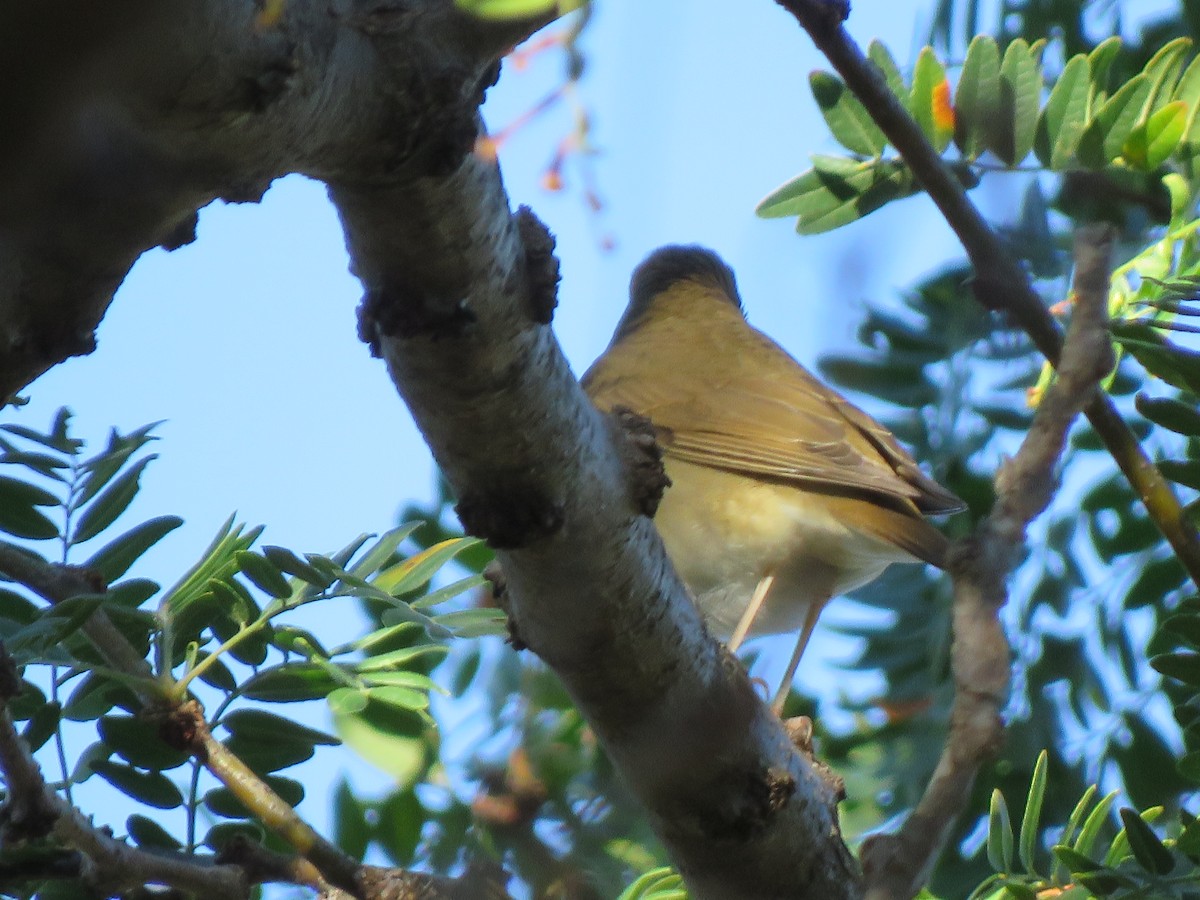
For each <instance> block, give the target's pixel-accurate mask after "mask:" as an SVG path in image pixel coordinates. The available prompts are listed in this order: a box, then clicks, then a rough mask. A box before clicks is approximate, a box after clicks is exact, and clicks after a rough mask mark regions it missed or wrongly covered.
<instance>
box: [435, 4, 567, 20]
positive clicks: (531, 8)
mask: <svg viewBox="0 0 1200 900" xmlns="http://www.w3.org/2000/svg"><path fill="white" fill-rule="evenodd" d="M581 2H582V0H454V5H455V6H457V7H458V8H459V9H463V10H466V11H467V12H469V13H470V14H471V15H473V16H478V17H479V18H481V19H493V20H501V21H503V20H507V19H532V18H533V17H535V16H541V15H546V14H548V13H550V12H553V11H555V10H561V11H563V12H568V11H570V10H572V9H576V8H578V6H579V5H580V3H581Z"/></svg>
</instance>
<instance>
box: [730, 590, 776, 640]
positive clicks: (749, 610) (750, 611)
mask: <svg viewBox="0 0 1200 900" xmlns="http://www.w3.org/2000/svg"><path fill="white" fill-rule="evenodd" d="M774 583H775V576H774V575H768V576H766V577H765V578H763V579H762V580H761V581H759V583H758V586H757V587H755V588H754V594H753V595H752V596H751V597H750V605H749V606H747V607H746V611H745V612H744V613H742V617H741V618H740V619H739V620H738V623H737V628H735V629H733V636H732V637H730V638H729V652H730V653H735V652H736V651H737V648H738V647H740V646H742V641H744V640H745V639H746V632H748V631H749V630H750V626H751V625H753V624H754V620H755V618H757V616H758V611H759V610H760V609H762V605H763V601H764V600H766V599H767V594H769V593H770V592H771V585H772V584H774Z"/></svg>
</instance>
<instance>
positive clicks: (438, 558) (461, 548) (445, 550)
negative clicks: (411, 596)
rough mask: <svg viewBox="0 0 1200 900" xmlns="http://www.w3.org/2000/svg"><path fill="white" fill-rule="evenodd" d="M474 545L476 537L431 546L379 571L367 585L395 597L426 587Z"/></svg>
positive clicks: (455, 539) (453, 539) (476, 540)
mask: <svg viewBox="0 0 1200 900" xmlns="http://www.w3.org/2000/svg"><path fill="white" fill-rule="evenodd" d="M478 543H479V539H478V538H473V537H463V538H451V539H450V540H447V541H442V542H441V543H438V544H434V545H433V546H432V547H430V548H429V549H427V550H422V551H421V552H420V553H418V554H417V555H416V556H412V557H409V558H408V559H406V560H402V561H401V562H398V563H396V564H395V565H394V566H390V567H388V568H387V569H385V570H383V571H382V572H380V573H379V575H378V576H377V577H376V578H374V579H372V581H371V584H372V585H374V586H375V587H377V588H379V589H380V590H383V591H386V592H387V593H388V594H392V595H396V596H399V595H401V594H407V593H410V592H412V591H416V590H419V589H420V588H422V587H424V586H425V585H426V584H428V583H429V581H430V579H431V578H433V576H434V575H435V574H437V572H438V571H439V570H440V569H441V568H442V567H443V566H445V565H446V564H447V563H449V562H450V561H451V560H452V559H454V558H455V557H456V556H458V555H459V554H460V553H463V552H465V551H467V550H469V549H471V548H472V547H474V546H475V545H476V544H478Z"/></svg>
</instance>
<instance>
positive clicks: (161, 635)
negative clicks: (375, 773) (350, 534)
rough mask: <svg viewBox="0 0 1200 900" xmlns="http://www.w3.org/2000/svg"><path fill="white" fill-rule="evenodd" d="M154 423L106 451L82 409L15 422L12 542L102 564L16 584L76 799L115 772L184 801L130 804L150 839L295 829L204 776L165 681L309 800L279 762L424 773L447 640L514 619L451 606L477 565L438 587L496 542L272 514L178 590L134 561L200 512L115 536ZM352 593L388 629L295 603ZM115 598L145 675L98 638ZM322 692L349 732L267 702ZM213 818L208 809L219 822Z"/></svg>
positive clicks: (264, 772)
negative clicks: (346, 754)
mask: <svg viewBox="0 0 1200 900" xmlns="http://www.w3.org/2000/svg"><path fill="white" fill-rule="evenodd" d="M153 427H154V426H153V425H148V426H145V427H143V428H139V429H136V430H135V431H132V432H130V433H128V434H121V433H120V432H118V431H116V430H114V431H113V432H112V434H111V435H110V437H109V440H108V444H107V446H106V447H105V449H104V450H102V451H101V452H99V453H97V454H95V455H91V456H88V455H86V454H85V452H84V451H85V446H84V443H83V441H81V440H79V439H78V438H76V437H75V436H73V434H72V433H71V429H70V416H69V413H68V412H67V411H66V410H61V411H60V412H59V413H58V414H57V416H56V417H55V419H54V422H53V423H52V425H51V427H50V429H49V430H47V431H46V432H39V431H36V430H34V429H31V428H28V427H26V426H23V425H16V424H6V425H2V426H0V452H2V455H0V464H3V465H4V468H5V469H6V471H7V472H8V473H9V474H5V475H2V476H0V510H2V511H3V512H2V513H0V530H3V531H4V532H6V533H7V534H8V535H10V536H11V537H13V538H16V539H21V541H22V543H21V544H20V545H15V544H10V543H9V544H5V548H6V549H7V550H9V551H13V550H17V549H18V547H19V552H20V553H21V554H22V555H23V556H24V557H25V558H26V559H28V560H31V561H33V562H34V563H35V564H36V565H37V566H38V567H40V568H41V569H43V570H45V571H50V570H51V566H50V561H49V560H48V559H46V558H44V557H43V556H42V555H40V554H39V553H38V552H37V551H38V550H41V549H42V548H43V547H45V546H46V545H47V544H53V545H54V546H55V550H56V552H55V554H54V555H55V557H56V558H57V560H58V561H60V562H61V563H66V564H72V563H75V560H76V559H79V558H80V556H81V555H83V554H87V555H86V557H85V558H83V559H82V560H81V561H80V562H79V563H78V564H77V569H76V570H75V571H78V572H81V573H83V574H84V577H85V578H86V579H88V580H89V583H90V585H91V591H90V592H87V593H76V594H75V595H74V596H71V597H69V599H62V600H61V602H56V603H51V604H47V603H45V602H44V601H43V600H42V598H40V597H38V596H36V595H35V594H34V593H33V592H32V591H30V590H28V589H24V588H22V587H19V586H18V585H16V584H12V583H11V582H10V583H9V585H8V586H5V587H3V588H0V640H2V641H3V644H4V646H5V648H6V649H7V651H8V653H9V655H10V656H11V658H12V660H13V661H14V662H15V663H16V664H17V665H18V666H19V667H20V669H21V671H22V672H23V675H24V680H23V681H22V689H21V691H20V693H19V694H18V695H17V697H16V698H15V700H14V701H13V702H12V703H10V704H9V710H10V712H11V713H12V715H13V717H14V719H15V720H16V721H18V722H24V723H25V725H24V728H23V732H22V733H23V736H24V738H25V740H26V741H27V742H28V744H29V745H30V747H31V748H32V749H33V750H35V751H37V750H39V749H41V748H43V747H48V748H51V749H53V750H54V755H55V756H56V757H57V759H58V761H59V763H60V775H61V778H60V780H59V781H58V783H57V784H56V785H55V786H56V787H57V788H59V789H60V790H63V791H64V792H65V793H66V795H67V796H68V797H70V796H71V791H72V788H74V787H76V786H78V785H80V784H82V783H83V782H85V781H88V780H89V779H90V778H92V777H93V776H99V777H100V778H101V779H103V780H104V781H106V782H108V783H109V784H110V785H111V786H112V787H113V788H115V789H116V790H117V791H119V792H121V793H122V794H125V795H127V796H128V797H129V798H131V799H132V800H133V801H135V803H137V804H140V805H142V806H144V807H149V808H150V809H153V810H171V809H176V808H182V809H183V812H184V819H183V821H184V823H185V824H184V826H183V829H182V831H181V832H180V833H174V832H172V831H171V830H169V829H167V828H165V827H163V825H161V824H159V822H158V821H157V820H156V819H155V818H151V817H148V816H145V815H141V814H134V815H131V816H130V817H129V818H128V820H127V821H126V822H125V831H126V833H127V835H128V836H129V838H130V839H131V840H132V841H133V842H134V843H135V844H138V845H140V846H145V847H159V848H170V849H179V848H183V849H185V850H186V851H188V852H194V851H195V850H197V849H198V848H200V847H201V846H207V847H209V848H213V849H216V848H218V847H220V846H221V845H223V844H224V843H225V842H227V841H228V840H229V839H230V838H231V837H232V836H233V835H235V834H249V835H251V836H252V837H253V838H254V839H256V840H264V841H266V842H267V843H268V844H269V845H272V846H276V847H279V846H281V844H280V842H279V840H278V838H275V837H273V836H271V835H267V834H265V833H264V831H263V829H262V828H261V827H260V826H259V825H258V824H257V823H256V822H255V821H253V817H252V816H251V814H250V812H249V811H248V810H247V809H246V807H245V806H244V805H243V804H242V802H241V801H239V800H238V799H236V798H235V796H234V795H233V793H231V791H230V790H229V788H228V787H226V786H221V785H219V784H216V785H214V784H212V783H211V778H206V777H202V774H203V769H202V765H201V762H200V761H199V760H197V759H195V758H193V757H191V756H189V754H188V753H187V752H186V750H185V749H183V748H180V747H179V746H177V745H175V744H173V743H172V742H170V741H169V740H167V738H166V735H165V733H164V731H163V729H162V728H161V727H160V724H161V723H157V722H156V721H155V717H154V715H153V709H152V708H151V707H152V704H153V702H155V700H156V699H157V701H158V702H162V703H170V702H174V701H179V700H183V699H186V698H187V697H188V696H196V697H201V698H203V699H204V702H205V704H206V706H207V707H208V708H209V710H210V711H209V712H208V713H207V716H206V718H207V722H208V725H209V727H210V728H211V729H212V730H214V731H218V730H219V731H220V733H222V734H223V735H224V737H223V739H222V742H223V743H224V745H225V746H226V748H227V749H229V750H230V751H232V752H233V753H234V754H235V755H236V756H237V757H238V758H240V759H241V760H242V762H244V763H245V764H246V765H248V766H249V767H250V769H251V770H253V772H254V773H255V774H256V775H257V776H259V777H260V778H261V779H262V780H263V781H264V782H265V783H266V784H267V785H268V786H269V787H270V788H272V789H273V790H274V791H275V792H276V794H278V795H279V796H280V797H281V798H283V799H284V800H285V801H286V802H287V803H289V804H290V805H293V806H295V805H297V804H299V803H300V802H301V801H302V800H303V799H304V796H305V790H304V785H303V783H302V782H301V781H300V780H297V779H294V778H290V777H287V776H284V775H282V774H280V773H281V772H282V771H283V770H286V769H290V768H291V767H293V766H296V765H298V764H300V763H303V762H305V761H306V760H308V759H310V758H312V757H313V755H314V754H315V753H316V751H317V748H318V747H322V746H333V745H338V744H340V743H343V742H344V743H345V744H347V745H349V746H350V747H351V748H353V749H354V750H356V751H358V752H359V753H360V754H362V755H363V756H365V757H366V758H368V759H370V760H372V761H375V762H376V763H377V764H379V765H381V766H383V767H384V768H385V769H386V770H387V771H389V772H390V773H391V774H392V775H393V776H394V777H395V778H396V779H397V781H398V782H399V783H401V784H411V783H412V782H413V781H414V780H415V779H416V777H417V776H418V775H420V774H423V773H424V772H425V771H427V769H428V766H429V762H430V760H432V759H435V758H436V756H437V752H438V748H437V731H436V723H435V722H434V719H433V718H432V716H431V715H430V712H429V704H430V693H431V692H434V691H436V690H439V689H438V688H437V687H436V685H435V684H434V682H433V680H432V679H431V677H430V673H431V671H432V670H433V669H434V668H435V667H436V666H437V665H438V663H439V662H440V661H441V660H442V659H443V658H444V657H445V655H446V652H447V645H446V641H447V640H448V639H450V638H452V637H473V636H478V635H481V634H488V633H496V632H497V631H498V629H499V628H500V624H501V622H502V616H501V614H500V613H499V612H498V611H497V610H494V609H457V610H445V609H444V608H443V607H444V605H445V604H446V602H447V601H449V600H451V599H453V598H454V597H456V596H458V595H459V594H462V593H463V592H465V591H468V590H471V589H473V588H476V587H478V585H479V584H480V583H481V581H482V579H481V577H479V576H478V575H472V576H469V577H466V578H460V579H458V580H455V581H452V582H450V583H447V584H444V585H442V586H440V587H437V588H433V587H432V586H431V580H432V579H433V578H434V576H435V575H437V574H438V573H440V572H441V571H442V570H443V569H444V567H445V566H446V565H447V564H449V563H450V562H451V561H452V560H454V559H455V558H456V557H458V558H462V557H466V556H469V555H471V554H475V556H476V557H478V553H479V551H480V550H481V549H482V547H481V545H480V544H479V543H478V541H476V540H474V539H470V538H462V537H455V538H449V539H446V540H440V541H437V542H435V543H432V544H430V545H428V546H425V547H421V548H418V550H417V552H414V553H407V552H403V550H402V546H403V545H404V544H405V542H406V541H409V542H410V543H411V539H412V538H413V536H414V534H415V532H416V531H417V529H418V528H419V527H420V526H421V525H422V523H420V522H416V523H412V524H409V525H404V526H401V527H399V528H396V529H393V530H392V531H389V532H387V533H386V534H384V535H382V536H380V537H378V538H377V539H374V540H372V539H371V537H370V536H368V535H361V536H359V537H358V538H356V539H355V540H353V541H352V542H351V543H350V544H348V545H347V546H346V547H344V548H343V549H341V550H339V551H338V552H336V553H333V554H329V555H323V554H314V553H309V554H305V555H303V556H301V555H298V554H296V553H294V552H292V551H290V550H287V549H285V548H282V547H273V546H264V547H262V548H261V549H260V550H259V551H257V552H256V551H254V550H252V549H251V548H252V546H253V545H254V544H255V542H256V540H257V539H258V537H259V535H260V534H261V531H262V529H261V528H255V529H246V528H245V527H244V526H241V525H235V524H234V522H233V520H232V519H230V520H229V521H227V522H226V523H225V524H224V525H222V527H221V528H220V529H219V531H218V533H217V535H216V536H215V538H214V539H213V541H212V543H211V544H210V545H209V547H208V548H207V549H206V550H205V551H204V553H203V554H202V555H201V557H200V559H199V560H197V562H196V563H195V564H194V565H193V566H192V567H191V568H190V569H189V570H188V571H187V572H186V573H185V574H184V575H183V576H182V577H181V578H180V579H179V581H178V582H177V583H176V584H175V585H174V586H173V587H171V588H169V589H168V590H165V591H164V590H162V589H161V587H160V585H159V584H158V583H156V582H154V581H151V580H149V579H147V578H144V577H127V576H128V573H129V572H130V570H131V569H133V568H134V567H135V565H137V564H138V562H139V560H140V559H141V557H142V555H143V554H145V553H146V552H147V551H149V550H150V549H151V548H152V547H153V546H155V545H156V544H157V543H158V542H159V541H160V540H162V539H163V538H165V537H166V536H167V535H168V534H169V533H170V532H171V531H173V530H174V529H175V528H177V527H179V525H181V524H182V521H181V520H180V519H179V518H177V517H174V516H163V517H158V518H154V519H151V520H149V521H146V522H143V523H141V524H139V525H137V526H135V527H133V528H130V529H128V530H126V531H124V532H123V533H121V534H119V535H118V536H116V537H109V531H110V529H111V528H112V526H114V524H115V523H116V522H117V520H118V519H119V518H120V517H121V515H122V513H124V512H125V511H126V509H127V508H128V507H129V505H130V504H131V502H132V501H133V500H134V498H135V496H136V495H137V493H138V489H139V486H140V479H141V476H142V474H143V472H144V470H145V469H146V467H147V464H148V463H149V462H150V461H151V460H152V459H153V458H154V457H153V455H152V454H144V453H142V450H143V448H144V447H145V445H146V444H147V443H149V442H150V441H151V440H153V436H152V430H153ZM102 538H105V539H107V540H106V542H105V543H103V545H102V546H100V547H99V548H98V549H93V548H95V543H92V542H94V541H98V540H99V539H102ZM85 545H86V546H85ZM35 548H36V549H35ZM349 598H355V599H356V600H358V601H360V602H366V603H369V604H371V605H372V608H373V609H374V611H375V612H374V615H373V625H374V627H373V628H372V629H371V630H369V631H367V632H366V633H365V634H363V635H362V636H361V637H358V638H356V639H354V640H351V641H349V642H347V643H344V644H341V645H339V646H335V647H326V646H325V644H324V642H322V640H321V639H320V638H318V637H317V636H316V635H315V634H314V633H313V632H311V631H309V630H307V629H305V628H303V627H301V626H300V625H298V624H296V623H295V621H294V619H295V614H296V612H297V611H298V610H300V609H301V608H302V607H307V606H310V605H316V604H320V605H321V606H322V607H325V606H329V605H330V604H335V603H339V602H340V603H342V604H344V603H346V602H348V601H349ZM100 614H103V615H104V616H106V617H107V619H108V620H109V621H111V623H112V625H113V626H115V628H116V630H117V631H118V632H119V634H120V636H121V637H122V638H123V639H124V640H125V641H126V642H127V643H128V645H129V647H131V648H132V649H133V651H134V652H135V653H136V654H137V655H138V656H141V657H149V659H150V662H151V665H150V669H149V670H148V672H147V674H145V675H144V676H138V675H134V674H131V673H130V672H128V671H123V670H121V669H119V668H118V667H117V666H116V664H115V663H114V662H112V661H111V659H109V658H108V656H106V655H105V654H103V653H101V652H98V649H97V645H95V644H94V643H93V642H92V641H91V640H90V639H89V635H88V624H89V623H90V622H93V621H94V619H95V617H96V616H98V615H100ZM310 700H324V701H325V702H326V703H327V705H328V707H329V710H330V712H331V713H332V717H333V721H334V724H335V726H336V730H337V732H338V735H339V737H335V736H333V735H330V734H326V733H324V732H323V731H321V730H318V729H316V728H312V727H309V726H306V725H302V724H299V723H298V722H296V721H295V720H294V719H293V718H292V714H291V713H289V714H288V715H279V714H277V713H275V712H271V711H269V710H268V708H267V706H276V707H278V706H279V705H280V704H286V707H285V708H286V709H288V710H291V709H292V708H293V707H294V705H295V704H298V703H301V702H303V701H310ZM88 732H90V733H91V738H90V742H89V738H88V737H86V735H87V734H88ZM71 759H74V762H73V764H72V763H71V762H70V760H71ZM202 821H203V822H207V823H209V827H208V828H207V830H206V831H205V832H204V833H203V834H201V833H200V832H199V831H198V828H199V827H200V824H201V822H202ZM6 862H10V861H9V860H5V859H0V865H3V864H5V863H6ZM35 887H36V885H33V884H30V885H28V886H27V890H32V889H34V888H35Z"/></svg>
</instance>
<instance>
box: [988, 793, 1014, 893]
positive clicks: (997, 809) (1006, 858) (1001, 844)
mask: <svg viewBox="0 0 1200 900" xmlns="http://www.w3.org/2000/svg"><path fill="white" fill-rule="evenodd" d="M1012 854H1013V834H1012V823H1011V822H1010V820H1009V817H1008V805H1007V804H1006V803H1005V802H1004V795H1003V794H1001V793H1000V791H998V790H993V791H992V802H991V806H990V807H989V810H988V836H987V857H988V862H989V863H990V864H991V866H992V868H993V869H994V870H996V871H997V872H1003V873H1004V874H1011V873H1012V863H1013V855H1012Z"/></svg>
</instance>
